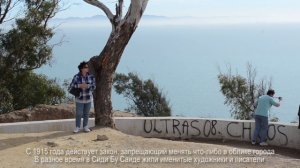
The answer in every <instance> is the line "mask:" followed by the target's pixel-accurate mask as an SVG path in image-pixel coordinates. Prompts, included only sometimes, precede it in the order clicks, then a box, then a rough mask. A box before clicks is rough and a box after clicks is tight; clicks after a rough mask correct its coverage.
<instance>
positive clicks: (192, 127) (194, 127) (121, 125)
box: [0, 117, 300, 149]
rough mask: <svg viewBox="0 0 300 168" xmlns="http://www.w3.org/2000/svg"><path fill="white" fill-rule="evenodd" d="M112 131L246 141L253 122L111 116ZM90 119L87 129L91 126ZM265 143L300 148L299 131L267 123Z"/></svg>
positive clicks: (40, 125) (6, 128)
mask: <svg viewBox="0 0 300 168" xmlns="http://www.w3.org/2000/svg"><path fill="white" fill-rule="evenodd" d="M114 120H115V125H116V128H117V129H118V130H120V131H122V132H124V133H127V134H131V135H137V136H143V137H153V138H181V139H202V138H208V139H223V140H227V139H228V140H239V141H249V142H250V140H251V135H252V134H253V131H254V126H255V123H254V121H249V120H223V119H203V118H183V117H115V118H114ZM94 121H95V119H94V118H90V120H89V126H90V127H93V126H94ZM74 127H75V119H66V120H48V121H34V122H18V123H4V124H0V133H33V132H45V131H61V130H63V131H72V130H73V129H74ZM268 143H269V144H271V145H274V146H282V147H288V148H294V149H300V129H298V127H297V125H296V124H281V123H272V122H271V123H269V132H268Z"/></svg>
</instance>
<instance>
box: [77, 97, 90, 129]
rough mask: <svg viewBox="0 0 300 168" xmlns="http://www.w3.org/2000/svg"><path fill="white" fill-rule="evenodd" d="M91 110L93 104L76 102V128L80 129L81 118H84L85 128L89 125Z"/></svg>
mask: <svg viewBox="0 0 300 168" xmlns="http://www.w3.org/2000/svg"><path fill="white" fill-rule="evenodd" d="M90 109H91V103H77V102H76V127H78V128H80V124H81V118H83V127H85V126H87V125H88V122H89V112H90Z"/></svg>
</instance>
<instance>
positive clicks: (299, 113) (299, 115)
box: [298, 105, 300, 129]
mask: <svg viewBox="0 0 300 168" xmlns="http://www.w3.org/2000/svg"><path fill="white" fill-rule="evenodd" d="M298 118H299V125H298V129H300V105H299V110H298Z"/></svg>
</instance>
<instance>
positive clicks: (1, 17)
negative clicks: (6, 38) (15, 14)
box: [0, 0, 11, 24]
mask: <svg viewBox="0 0 300 168" xmlns="http://www.w3.org/2000/svg"><path fill="white" fill-rule="evenodd" d="M1 3H2V1H1ZM1 5H2V4H1ZM5 5H6V6H5V9H4V11H3V12H2V6H0V9H1V10H0V24H2V23H3V21H4V19H5V17H6V15H7V13H8V11H9V8H10V5H11V0H9V1H7V2H6V4H5Z"/></svg>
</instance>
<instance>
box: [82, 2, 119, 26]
mask: <svg viewBox="0 0 300 168" xmlns="http://www.w3.org/2000/svg"><path fill="white" fill-rule="evenodd" d="M84 2H86V3H88V4H90V5H93V6H96V7H98V8H100V9H101V10H102V11H103V12H104V13H105V14H106V16H107V18H108V19H109V20H110V22H111V23H112V24H113V20H114V15H113V14H112V12H111V11H110V10H109V8H108V7H107V6H105V5H104V4H103V3H102V2H100V1H98V0H84Z"/></svg>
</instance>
